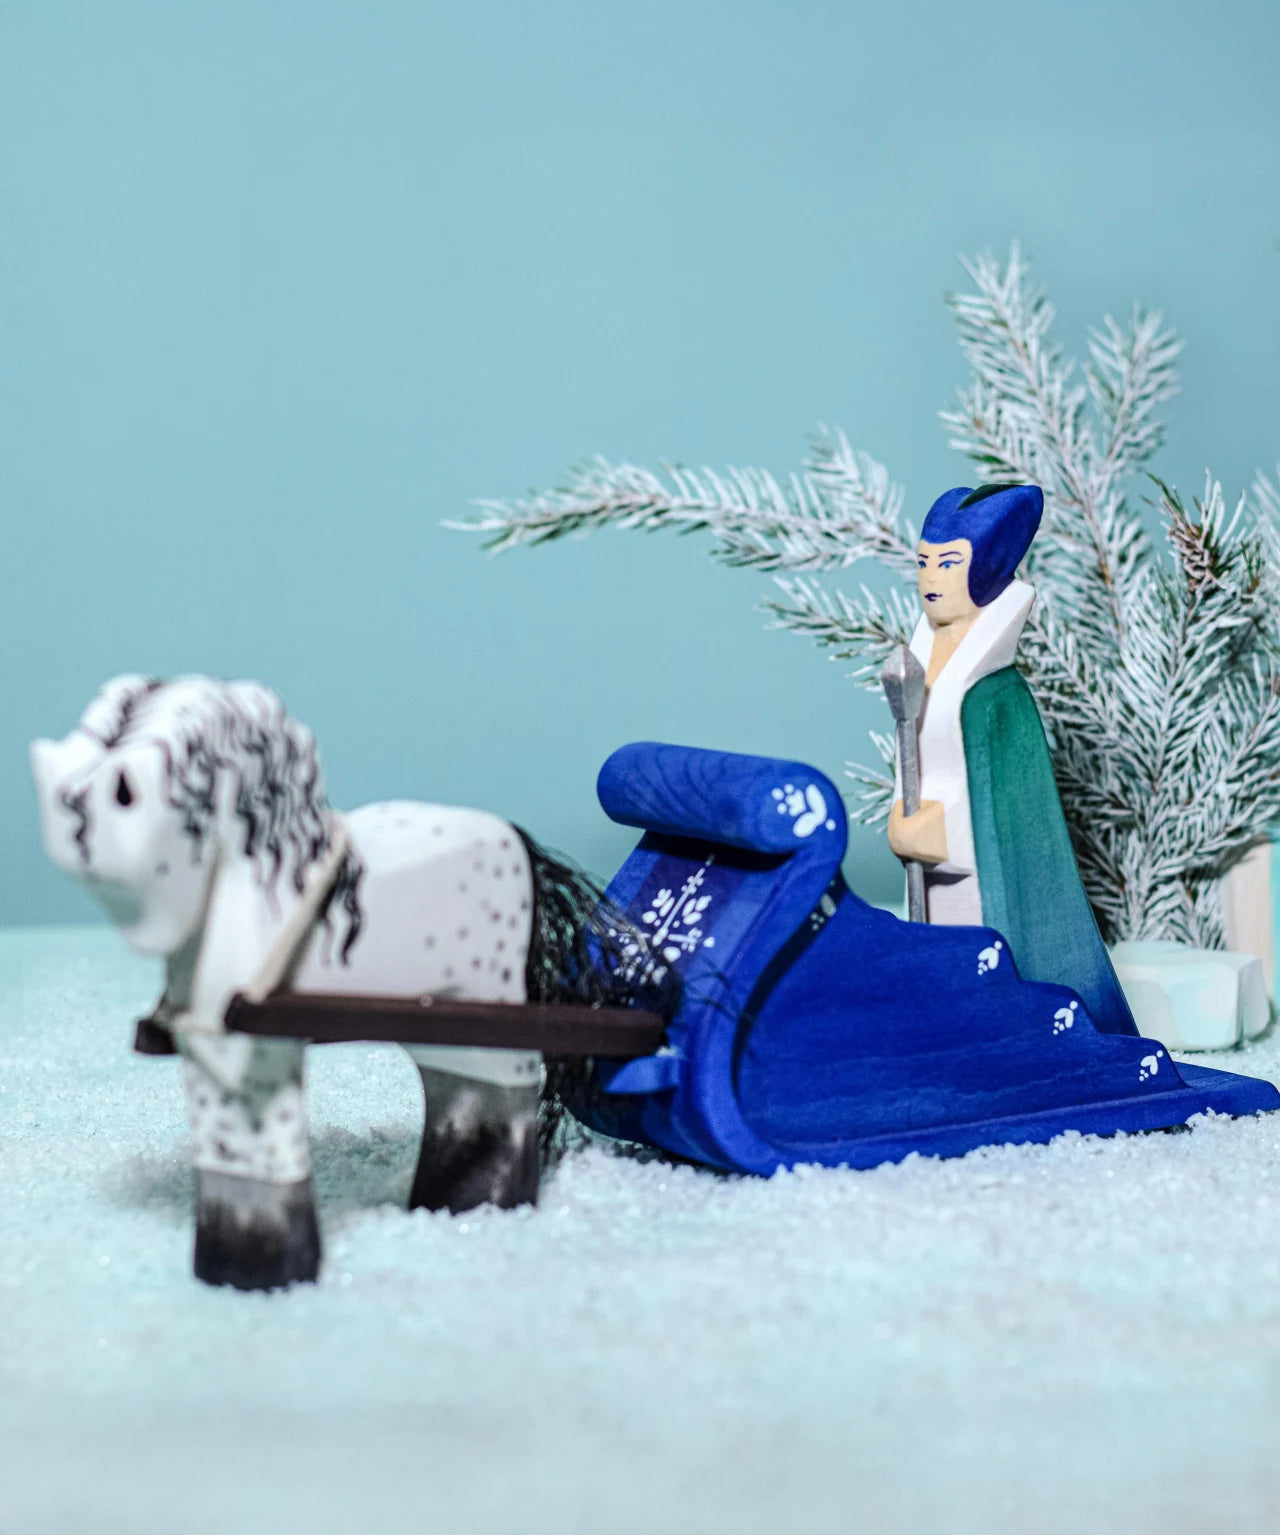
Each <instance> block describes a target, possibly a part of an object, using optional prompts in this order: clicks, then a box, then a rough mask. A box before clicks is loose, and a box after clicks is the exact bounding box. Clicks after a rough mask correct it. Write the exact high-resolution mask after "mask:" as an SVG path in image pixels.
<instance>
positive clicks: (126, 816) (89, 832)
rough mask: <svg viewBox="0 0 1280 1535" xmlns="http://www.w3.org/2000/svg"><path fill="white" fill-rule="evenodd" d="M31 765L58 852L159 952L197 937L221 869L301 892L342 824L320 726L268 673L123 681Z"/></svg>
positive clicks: (120, 923) (268, 889) (136, 938)
mask: <svg viewBox="0 0 1280 1535" xmlns="http://www.w3.org/2000/svg"><path fill="white" fill-rule="evenodd" d="M31 769H32V774H33V776H34V778H35V782H36V790H37V794H38V797H39V801H40V818H41V826H42V831H43V837H44V845H45V849H46V851H47V852H48V854H49V857H50V858H51V859H52V860H53V862H54V863H55V864H57V865H58V867H59V868H61V869H63V870H64V871H65V872H67V873H68V874H70V875H72V876H73V877H74V878H76V879H79V880H80V881H81V882H82V883H83V884H84V885H85V886H86V887H87V888H88V890H89V891H90V893H91V894H92V895H94V896H95V897H96V898H97V899H98V900H99V901H100V902H101V903H102V905H103V906H104V907H105V908H106V911H107V914H108V916H109V917H110V918H111V920H112V922H113V923H114V924H115V925H116V926H117V927H118V928H119V929H120V931H121V934H122V935H123V936H124V938H125V939H126V941H127V942H128V943H129V944H130V946H131V947H132V948H134V949H136V950H138V951H139V952H141V953H146V954H157V955H172V954H174V953H176V952H177V951H178V950H179V949H181V948H182V947H183V945H185V944H186V943H188V942H189V941H190V940H191V939H192V938H193V937H194V936H195V935H196V934H197V932H198V931H199V930H200V928H201V927H202V925H203V923H204V920H205V917H206V914H207V911H208V908H209V903H210V900H211V893H212V891H213V887H214V883H215V878H216V877H217V875H218V872H219V870H223V871H226V870H227V869H228V868H229V867H231V866H236V867H239V868H241V870H242V872H246V873H248V874H249V875H250V876H251V884H252V887H253V888H254V889H256V890H257V891H258V892H259V893H260V894H261V895H262V896H263V897H265V899H266V900H267V901H268V902H270V903H271V904H272V905H273V906H275V905H278V904H279V900H280V898H281V897H282V896H287V892H288V890H289V888H290V886H292V887H293V888H294V889H295V890H301V888H302V883H303V874H304V872H305V869H306V867H307V866H308V865H309V864H310V863H311V862H312V861H313V860H314V859H315V858H316V857H317V856H318V855H319V853H320V852H321V850H323V848H324V847H325V846H326V844H327V842H328V840H329V836H330V833H331V829H332V812H331V811H330V809H329V807H328V802H327V800H326V799H325V795H324V790H323V786H322V782H321V777H320V771H319V766H318V763H317V761H316V752H315V744H314V741H313V740H312V737H311V734H310V732H309V731H308V730H306V728H305V727H304V726H302V725H300V724H299V723H298V722H297V721H296V720H293V719H291V718H290V717H289V716H288V715H287V714H286V713H285V710H284V708H283V706H282V705H281V703H280V700H279V699H278V698H277V697H276V695H275V694H274V693H272V692H271V691H270V690H269V689H267V688H264V687H261V686H260V685H258V684H257V683H246V682H229V683H227V682H215V681H212V680H210V679H209V678H205V677H184V678H179V679H177V680H175V681H172V682H168V683H159V682H155V681H151V680H148V679H146V678H143V677H137V676H126V677H117V678H115V679H114V680H113V681H112V682H109V683H107V685H106V686H105V687H104V688H103V689H102V691H101V692H100V693H99V694H98V696H97V697H96V698H95V699H94V700H93V702H92V703H91V704H90V705H89V707H88V709H87V710H86V711H85V713H84V715H83V717H82V718H81V720H80V723H79V724H78V725H77V726H76V728H75V730H73V731H72V732H71V734H70V735H68V736H66V737H65V738H64V739H63V740H61V741H36V742H34V743H33V744H32V747H31Z"/></svg>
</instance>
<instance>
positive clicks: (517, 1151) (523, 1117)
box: [409, 1068, 539, 1215]
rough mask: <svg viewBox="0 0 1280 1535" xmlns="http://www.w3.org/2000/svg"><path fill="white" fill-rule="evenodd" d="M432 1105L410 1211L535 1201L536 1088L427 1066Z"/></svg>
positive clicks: (427, 1089) (425, 1081)
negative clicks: (498, 1082)
mask: <svg viewBox="0 0 1280 1535" xmlns="http://www.w3.org/2000/svg"><path fill="white" fill-rule="evenodd" d="M422 1085H423V1089H424V1092H425V1094H426V1100H427V1118H426V1128H425V1129H424V1130H423V1133H422V1152H421V1155H420V1156H419V1158H418V1170H417V1172H416V1173H415V1175H414V1179H413V1188H412V1190H411V1191H410V1194H409V1208H410V1209H411V1210H450V1211H452V1212H453V1213H454V1214H455V1215H457V1214H460V1213H461V1212H462V1211H463V1210H474V1209H475V1208H476V1206H477V1205H485V1204H489V1205H497V1206H498V1207H499V1208H500V1209H503V1210H510V1209H514V1208H515V1206H517V1205H534V1204H537V1202H538V1171H539V1168H538V1119H537V1115H538V1089H537V1088H536V1087H500V1086H498V1085H497V1084H495V1083H492V1082H479V1081H477V1080H475V1078H472V1077H456V1076H451V1075H449V1074H448V1073H446V1072H441V1071H433V1070H429V1069H426V1068H424V1069H423V1071H422Z"/></svg>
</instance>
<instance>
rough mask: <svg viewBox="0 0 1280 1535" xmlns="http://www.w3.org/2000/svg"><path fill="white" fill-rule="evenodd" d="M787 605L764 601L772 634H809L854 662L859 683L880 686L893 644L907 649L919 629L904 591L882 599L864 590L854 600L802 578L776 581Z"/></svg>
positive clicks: (835, 658)
mask: <svg viewBox="0 0 1280 1535" xmlns="http://www.w3.org/2000/svg"><path fill="white" fill-rule="evenodd" d="M774 580H775V581H776V582H777V584H778V586H779V588H780V589H781V591H782V593H783V596H784V598H785V600H784V601H779V600H778V599H777V598H768V597H766V598H764V599H763V600H762V601H761V603H760V607H761V609H762V610H763V611H764V612H766V613H771V614H772V615H773V622H772V623H771V624H770V625H769V627H770V628H771V629H790V630H791V631H792V632H793V633H795V634H805V635H808V637H809V638H810V639H811V640H813V641H814V643H815V644H817V645H818V646H819V647H820V648H821V649H823V650H829V651H831V659H832V660H833V661H847V660H856V661H857V662H858V663H859V664H858V665H857V667H856V668H855V669H854V670H853V671H852V672H850V673H849V676H850V677H851V678H852V679H853V680H854V681H856V682H861V683H863V684H865V685H866V686H868V687H872V688H875V687H878V686H879V684H880V672H881V669H882V668H883V666H884V663H885V661H886V660H888V658H889V652H890V651H891V650H892V649H893V647H894V646H895V645H904V644H905V643H906V642H907V640H908V639H909V638H910V636H911V631H912V629H914V628H915V625H916V616H917V615H916V613H915V612H914V611H913V609H912V604H911V603H910V602H909V601H908V600H907V598H906V597H905V596H904V595H903V593H902V592H900V591H896V590H895V591H891V592H890V593H889V595H888V597H886V598H883V599H882V598H880V597H877V596H876V595H875V593H874V592H871V591H869V590H868V589H867V588H866V587H865V586H864V587H862V589H861V591H860V592H859V594H858V595H857V596H856V597H850V596H848V595H846V594H845V593H844V592H841V591H827V590H826V589H825V588H824V587H821V586H818V585H816V584H815V583H814V582H812V581H806V580H805V579H804V578H803V577H795V578H793V579H790V580H789V579H787V578H786V577H784V576H775V577H774Z"/></svg>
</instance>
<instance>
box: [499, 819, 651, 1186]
mask: <svg viewBox="0 0 1280 1535" xmlns="http://www.w3.org/2000/svg"><path fill="white" fill-rule="evenodd" d="M514 830H515V831H516V833H517V835H518V836H519V838H520V840H521V841H522V842H523V843H524V848H525V852H526V853H527V854H528V856H529V869H530V874H531V877H532V881H533V913H532V921H531V923H530V928H529V956H528V959H527V961H526V963H525V995H526V997H527V998H528V1000H529V1001H530V1002H579V1003H583V1004H585V1005H586V1006H589V1007H644V1008H648V1009H650V1010H651V1011H653V1012H657V1013H660V1014H661V1015H662V1017H663V1018H665V1019H667V1020H670V1019H671V1018H673V1017H674V1016H675V1014H676V1011H677V1010H678V1008H679V1005H680V998H679V982H678V980H677V979H676V976H675V972H674V970H669V971H668V972H667V974H666V976H665V977H664V978H663V980H662V981H661V982H660V983H658V984H656V985H655V984H654V982H653V981H652V980H650V979H649V978H648V976H647V975H646V974H645V973H644V969H645V967H641V966H637V965H636V964H635V963H634V962H633V961H632V960H630V959H629V958H628V954H627V943H626V940H627V934H628V932H629V931H630V928H631V923H630V921H629V919H628V918H627V917H626V915H625V914H624V913H623V911H622V910H621V908H620V907H618V906H617V905H615V904H614V902H612V901H611V900H609V898H608V896H606V894H605V892H604V888H603V887H602V886H601V885H599V884H598V883H597V882H596V881H595V880H594V879H592V878H591V876H590V875H589V874H587V873H585V872H584V871H583V870H582V869H579V868H576V867H574V865H572V864H569V863H565V862H562V861H561V860H560V859H558V858H555V857H554V856H553V855H552V854H550V853H549V852H547V850H546V849H545V848H543V847H540V846H539V845H538V843H537V842H535V841H534V839H533V838H532V837H531V836H529V834H528V833H527V832H526V831H524V830H523V829H522V828H521V827H519V826H517V827H515V828H514ZM545 1063H546V1070H547V1079H546V1083H545V1084H544V1087H543V1093H542V1102H541V1105H540V1111H539V1121H538V1139H539V1143H540V1145H541V1147H542V1152H543V1156H544V1157H549V1156H550V1154H551V1152H552V1149H553V1145H554V1143H555V1141H556V1138H557V1133H558V1131H559V1130H560V1127H561V1125H562V1123H563V1121H564V1117H565V1114H566V1113H567V1112H570V1111H571V1107H572V1104H573V1103H574V1102H575V1101H577V1102H579V1103H581V1102H582V1101H583V1100H584V1098H586V1097H587V1096H588V1095H590V1096H594V1091H593V1081H594V1078H593V1073H592V1070H591V1064H592V1063H591V1061H590V1060H589V1059H588V1058H587V1057H584V1056H572V1055H558V1056H547V1057H546V1058H545Z"/></svg>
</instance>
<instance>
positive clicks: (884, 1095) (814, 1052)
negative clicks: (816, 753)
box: [574, 743, 1280, 1174]
mask: <svg viewBox="0 0 1280 1535" xmlns="http://www.w3.org/2000/svg"><path fill="white" fill-rule="evenodd" d="M599 794H600V801H601V804H602V805H603V806H604V809H605V811H606V812H607V813H608V814H609V815H610V816H611V817H612V818H613V819H614V820H615V821H619V822H622V823H623V824H625V825H629V826H636V827H640V828H641V829H642V830H643V832H644V836H643V838H642V840H641V841H640V843H639V845H638V846H637V848H636V849H635V851H634V852H633V853H632V855H631V856H630V858H628V859H627V861H626V863H625V864H624V865H623V867H622V868H621V870H620V871H619V873H618V875H617V877H616V878H615V879H614V880H613V882H612V884H611V885H610V887H609V894H610V896H611V898H612V899H613V901H614V902H615V903H616V904H617V905H618V906H619V907H620V908H621V909H622V910H623V912H624V913H625V914H626V915H627V916H628V917H629V918H630V919H631V922H632V923H633V924H634V926H635V929H636V931H637V932H638V933H639V934H640V935H641V936H640V937H639V939H635V940H627V941H629V942H630V943H631V956H630V958H631V963H632V964H634V965H635V966H636V967H637V969H638V970H647V971H648V972H649V973H650V974H651V975H655V976H660V975H661V973H662V972H663V971H664V970H667V969H674V970H675V971H676V972H677V973H678V974H679V976H680V979H681V982H682V986H683V994H682V1001H681V1005H680V1009H679V1011H678V1013H677V1014H676V1016H675V1018H674V1020H673V1021H672V1023H671V1024H670V1025H669V1026H668V1030H667V1035H666V1044H665V1045H664V1047H663V1048H662V1049H661V1050H660V1051H659V1052H658V1053H656V1054H650V1055H647V1056H642V1057H639V1058H636V1059H632V1060H627V1061H612V1062H609V1061H599V1060H597V1062H596V1064H595V1066H594V1068H593V1078H592V1086H593V1090H592V1091H591V1092H589V1093H588V1094H586V1095H585V1096H584V1097H583V1099H582V1100H581V1101H580V1102H578V1103H576V1104H575V1105H574V1108H575V1112H577V1113H578V1114H579V1115H580V1117H582V1118H584V1119H585V1120H586V1121H587V1122H588V1123H590V1124H591V1125H593V1127H594V1128H596V1129H599V1130H602V1131H604V1132H606V1133H609V1134H612V1135H616V1136H621V1137H626V1138H628V1139H631V1140H636V1141H640V1142H647V1143H650V1144H652V1145H654V1146H657V1147H661V1148H664V1149H665V1150H667V1151H670V1152H675V1153H677V1154H678V1155H680V1156H684V1157H689V1158H692V1159H694V1160H695V1161H698V1162H703V1163H708V1164H710V1165H711V1166H713V1167H719V1168H725V1169H735V1170H740V1171H746V1172H753V1173H766V1174H767V1173H771V1172H773V1171H775V1170H776V1169H777V1168H779V1167H788V1166H792V1165H794V1164H797V1163H822V1164H825V1165H828V1166H838V1165H842V1164H847V1165H848V1166H850V1167H872V1166H875V1165H877V1164H879V1163H882V1162H892V1161H899V1160H901V1159H902V1158H903V1157H906V1156H909V1155H910V1154H911V1153H912V1152H920V1153H922V1154H924V1155H930V1156H958V1155H961V1154H963V1153H964V1152H967V1151H970V1150H972V1149H973V1148H975V1147H977V1146H988V1145H995V1144H1001V1143H1007V1142H1032V1141H1047V1140H1049V1139H1051V1138H1052V1137H1053V1136H1056V1135H1060V1134H1062V1133H1063V1132H1064V1131H1067V1130H1077V1131H1080V1132H1083V1133H1087V1134H1101V1135H1106V1134H1112V1133H1114V1132H1116V1131H1121V1130H1123V1131H1135V1130H1154V1129H1160V1128H1165V1127H1169V1126H1174V1125H1180V1124H1182V1123H1184V1122H1185V1121H1186V1120H1187V1119H1189V1118H1190V1117H1191V1116H1192V1115H1195V1114H1203V1113H1205V1112H1206V1111H1208V1110H1213V1111H1214V1112H1216V1113H1222V1114H1252V1113H1256V1112H1258V1111H1260V1110H1266V1109H1275V1108H1280V1093H1277V1091H1276V1089H1275V1088H1274V1087H1273V1086H1272V1085H1271V1084H1270V1083H1269V1082H1263V1081H1259V1080H1257V1079H1256V1078H1252V1077H1246V1076H1240V1075H1237V1074H1234V1073H1231V1072H1225V1071H1215V1070H1210V1069H1208V1068H1207V1067H1203V1066H1189V1065H1181V1064H1177V1065H1175V1063H1174V1062H1173V1061H1172V1060H1171V1059H1170V1057H1169V1054H1168V1052H1167V1051H1166V1050H1165V1048H1164V1047H1163V1046H1162V1045H1160V1044H1158V1043H1157V1042H1155V1041H1153V1040H1149V1039H1141V1038H1137V1037H1134V1036H1129V1035H1118V1034H1102V1033H1100V1032H1098V1030H1097V1029H1095V1028H1094V1026H1093V1024H1092V1022H1091V1021H1090V1019H1089V1017H1088V1015H1087V1013H1086V1012H1085V1009H1084V1006H1083V1004H1082V1003H1081V1002H1080V1000H1079V998H1077V997H1076V996H1075V994H1074V993H1073V992H1071V991H1070V990H1068V989H1067V988H1066V987H1061V986H1051V985H1041V984H1035V983H1031V982H1026V981H1023V980H1021V979H1020V978H1019V977H1018V974H1017V970H1016V967H1015V963H1014V956H1013V955H1012V954H1011V953H1010V952H1009V948H1008V945H1007V944H1006V943H1005V942H1004V940H1003V939H1002V938H1001V936H1000V935H999V934H998V933H996V932H994V931H992V930H991V929H990V928H945V927H928V926H924V925H918V924H911V923H907V922H903V921H900V920H899V919H898V918H897V917H895V916H893V915H891V914H890V913H888V912H885V911H880V910H877V909H876V908H874V907H871V906H868V905H867V904H866V902H864V901H862V900H859V898H858V897H857V896H856V895H854V894H853V892H852V891H851V890H849V888H848V887H847V886H846V884H845V882H844V879H843V877H842V875H841V873H840V862H841V859H842V857H843V855H844V851H845V842H846V833H847V828H846V822H845V815H844V809H843V806H842V804H841V801H840V796H839V795H838V794H837V793H836V791H835V789H834V787H833V786H832V784H831V783H830V781H829V780H828V779H826V778H824V777H823V776H822V774H820V773H817V772H815V771H814V770H813V769H812V768H810V767H806V766H804V764H802V763H799V762H779V761H773V760H770V759H766V758H761V757H745V756H736V755H732V754H729V753H725V752H713V751H701V750H695V749H691V748H684V747H676V746H662V745H654V744H648V743H641V744H637V745H632V746H626V747H623V748H622V749H621V750H620V751H617V752H615V753H614V754H613V756H612V757H610V758H609V760H608V762H606V763H605V765H604V768H603V769H602V770H601V773H600V779H599Z"/></svg>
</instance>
